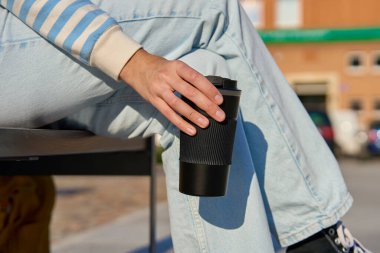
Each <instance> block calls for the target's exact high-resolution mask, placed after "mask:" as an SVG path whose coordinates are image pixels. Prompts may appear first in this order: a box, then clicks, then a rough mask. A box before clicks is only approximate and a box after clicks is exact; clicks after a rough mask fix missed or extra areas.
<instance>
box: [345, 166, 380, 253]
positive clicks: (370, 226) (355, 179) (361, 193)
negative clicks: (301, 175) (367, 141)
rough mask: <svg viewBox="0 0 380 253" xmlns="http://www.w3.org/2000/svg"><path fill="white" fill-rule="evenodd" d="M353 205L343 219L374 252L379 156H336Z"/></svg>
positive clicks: (379, 241)
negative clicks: (362, 158) (365, 158)
mask: <svg viewBox="0 0 380 253" xmlns="http://www.w3.org/2000/svg"><path fill="white" fill-rule="evenodd" d="M339 163H340V165H341V168H342V173H343V177H344V178H345V179H346V183H347V186H348V189H349V191H350V192H351V194H352V196H353V197H354V205H353V207H352V208H351V210H350V211H349V212H348V214H347V215H346V216H345V217H344V218H343V221H344V222H345V224H346V225H347V227H348V228H349V229H350V231H351V233H352V234H353V235H354V236H355V237H356V238H358V239H359V240H360V242H362V243H363V244H364V245H365V246H366V247H367V248H368V249H369V250H371V251H372V252H373V253H378V252H380V158H376V159H370V160H354V159H342V160H339Z"/></svg>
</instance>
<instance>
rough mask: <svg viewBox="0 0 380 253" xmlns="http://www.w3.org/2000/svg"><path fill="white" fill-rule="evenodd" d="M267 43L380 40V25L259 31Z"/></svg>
mask: <svg viewBox="0 0 380 253" xmlns="http://www.w3.org/2000/svg"><path fill="white" fill-rule="evenodd" d="M259 34H260V35H261V37H262V39H263V40H264V42H265V43H267V44H271V43H312V42H314V43H315V42H338V41H339V42H345V41H372V40H380V27H366V28H351V29H309V30H306V29H297V30H296V29H291V30H290V29H289V30H271V31H259Z"/></svg>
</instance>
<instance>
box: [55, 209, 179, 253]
mask: <svg viewBox="0 0 380 253" xmlns="http://www.w3.org/2000/svg"><path fill="white" fill-rule="evenodd" d="M148 246H149V209H148V208H147V209H143V210H140V211H137V212H135V213H132V214H129V215H127V216H124V217H120V218H118V219H116V220H114V221H112V222H111V223H108V224H105V225H102V226H99V227H95V228H93V229H91V230H88V231H85V232H81V233H77V234H73V235H71V236H69V237H66V238H65V239H63V240H62V241H59V242H57V243H55V244H53V245H52V253H104V252H109V253H147V252H148ZM157 252H158V253H169V252H172V242H171V238H170V228H169V214H168V207H167V203H160V204H158V205H157Z"/></svg>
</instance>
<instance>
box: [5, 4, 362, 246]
mask: <svg viewBox="0 0 380 253" xmlns="http://www.w3.org/2000/svg"><path fill="white" fill-rule="evenodd" d="M1 6H2V8H0V24H1V25H0V27H1V28H0V29H1V30H0V34H1V42H0V69H1V71H0V90H1V92H0V108H1V110H0V125H1V126H3V127H4V126H7V127H41V126H44V125H46V124H49V123H52V122H58V123H57V124H59V126H60V127H62V128H72V129H86V130H89V131H92V132H94V133H96V134H99V135H107V136H115V137H120V138H132V137H135V136H149V135H152V134H160V135H161V136H162V137H161V141H160V143H161V145H162V146H163V148H164V150H165V151H164V153H163V165H164V170H165V175H166V185H167V194H168V203H169V213H170V223H171V234H172V239H173V245H174V250H175V251H176V252H181V253H182V252H265V253H270V252H274V251H275V250H276V249H278V247H287V246H289V245H292V246H290V247H289V248H288V252H292V253H299V252H318V253H323V252H329V253H330V252H369V251H368V250H367V249H365V248H364V246H362V245H361V244H360V243H359V242H358V241H357V240H356V239H354V238H353V237H352V236H351V235H350V233H349V232H348V230H347V229H346V228H345V227H344V226H343V224H341V223H340V218H341V217H342V216H343V215H344V214H345V213H346V212H347V211H348V209H349V208H350V206H351V204H352V198H351V196H350V194H349V193H348V191H347V188H346V186H345V183H344V180H343V178H342V176H341V173H340V170H339V166H338V164H337V162H336V160H335V158H334V156H333V155H332V154H331V152H330V150H329V148H328V147H327V146H326V144H325V143H324V140H323V139H322V138H321V137H320V134H319V132H318V131H317V129H316V128H315V126H314V125H313V123H312V122H311V120H310V119H309V117H308V115H307V113H306V111H305V110H304V108H303V106H302V104H301V103H300V101H299V100H298V99H297V96H296V95H295V94H294V92H293V90H292V89H291V88H290V86H289V85H288V83H287V81H286V80H285V78H284V77H283V75H282V74H281V72H280V70H279V69H278V67H277V66H276V64H275V63H274V61H273V59H272V57H271V56H270V54H269V53H268V51H267V49H266V48H265V45H264V44H263V42H262V41H261V39H260V37H259V35H258V34H257V32H256V31H255V29H254V28H253V27H252V25H251V23H250V21H249V19H248V18H247V16H246V14H245V13H244V11H243V9H242V8H241V6H240V4H239V2H238V1H237V0H198V1H196V2H194V1H190V0H183V1H175V0H165V1H164V0H154V1H139V0H129V1H122V0H108V1H100V0H94V1H92V2H90V1H87V0H61V1H58V0H1ZM132 38H133V39H132ZM204 75H220V76H223V77H227V78H231V79H235V80H237V81H238V87H239V89H241V90H242V96H241V102H240V111H239V117H238V123H237V130H236V137H235V145H234V151H233V157H232V166H231V174H230V180H229V186H228V191H227V194H226V196H224V197H218V198H205V197H201V198H199V197H194V196H187V195H184V194H181V193H180V192H179V191H178V170H179V161H178V156H179V138H178V136H179V131H180V130H181V131H183V132H185V133H187V134H189V135H194V134H196V131H195V128H194V126H193V125H192V124H190V122H192V123H193V124H195V125H198V126H199V127H207V125H208V124H209V121H208V120H207V118H206V117H204V116H203V115H201V114H199V113H197V112H196V111H194V110H193V109H192V108H191V107H189V105H187V104H186V103H184V102H183V100H182V99H181V98H180V96H179V95H182V96H185V97H187V98H188V99H190V100H191V101H193V102H194V103H195V104H196V105H197V106H199V107H200V108H201V109H203V110H204V111H205V112H206V113H207V114H208V115H210V117H212V118H214V119H215V120H217V121H222V120H223V119H224V117H225V115H224V113H223V111H222V110H221V109H220V107H219V105H220V104H221V103H222V100H223V99H222V98H221V96H220V93H219V92H218V90H217V89H215V88H214V87H213V86H212V84H211V83H209V82H208V81H207V80H206V79H205V77H204ZM180 115H182V116H183V117H184V118H187V119H188V120H189V122H188V121H186V120H184V119H183V118H182V117H181V116H180Z"/></svg>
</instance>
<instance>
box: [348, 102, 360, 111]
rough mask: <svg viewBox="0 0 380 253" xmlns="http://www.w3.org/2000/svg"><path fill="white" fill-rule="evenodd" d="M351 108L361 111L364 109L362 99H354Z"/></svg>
mask: <svg viewBox="0 0 380 253" xmlns="http://www.w3.org/2000/svg"><path fill="white" fill-rule="evenodd" d="M350 108H351V110H353V111H361V110H363V105H362V101H360V100H359V99H353V100H352V101H351V103H350Z"/></svg>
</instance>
